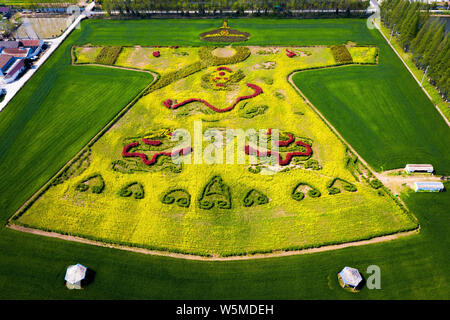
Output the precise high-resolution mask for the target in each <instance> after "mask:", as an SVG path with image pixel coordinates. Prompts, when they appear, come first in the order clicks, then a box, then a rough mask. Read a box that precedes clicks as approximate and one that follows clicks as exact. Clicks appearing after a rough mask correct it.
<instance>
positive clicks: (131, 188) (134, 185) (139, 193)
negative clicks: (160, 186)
mask: <svg viewBox="0 0 450 320" xmlns="http://www.w3.org/2000/svg"><path fill="white" fill-rule="evenodd" d="M118 195H119V196H120V197H129V196H131V195H133V197H134V198H135V199H143V198H144V187H143V186H142V184H140V183H139V182H130V183H128V184H127V185H125V186H123V187H122V188H121V189H120V190H119V192H118Z"/></svg>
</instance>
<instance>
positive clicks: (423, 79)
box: [420, 66, 429, 84]
mask: <svg viewBox="0 0 450 320" xmlns="http://www.w3.org/2000/svg"><path fill="white" fill-rule="evenodd" d="M428 68H429V66H427V68H426V69H425V73H424V74H423V77H422V81H420V84H422V83H423V80H424V79H425V75H426V74H427V71H428Z"/></svg>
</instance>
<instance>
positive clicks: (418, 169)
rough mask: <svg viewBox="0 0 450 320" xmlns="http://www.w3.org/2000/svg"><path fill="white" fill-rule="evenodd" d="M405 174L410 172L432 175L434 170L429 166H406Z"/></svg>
mask: <svg viewBox="0 0 450 320" xmlns="http://www.w3.org/2000/svg"><path fill="white" fill-rule="evenodd" d="M405 171H406V172H407V173H412V172H428V173H433V171H434V168H433V166H432V165H431V164H407V165H406V167H405Z"/></svg>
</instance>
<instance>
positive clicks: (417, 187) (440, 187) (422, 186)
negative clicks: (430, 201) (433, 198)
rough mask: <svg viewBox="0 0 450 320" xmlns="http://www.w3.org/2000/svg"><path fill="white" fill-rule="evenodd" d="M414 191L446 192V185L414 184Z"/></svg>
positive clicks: (438, 183)
mask: <svg viewBox="0 0 450 320" xmlns="http://www.w3.org/2000/svg"><path fill="white" fill-rule="evenodd" d="M414 191H416V192H418V191H428V192H440V191H444V184H443V183H442V182H439V181H436V182H434V181H424V182H414Z"/></svg>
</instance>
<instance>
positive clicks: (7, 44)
mask: <svg viewBox="0 0 450 320" xmlns="http://www.w3.org/2000/svg"><path fill="white" fill-rule="evenodd" d="M18 47H19V41H14V40H5V41H0V49H4V48H18Z"/></svg>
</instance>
